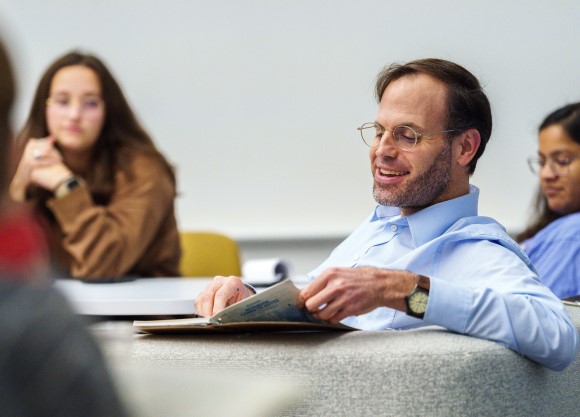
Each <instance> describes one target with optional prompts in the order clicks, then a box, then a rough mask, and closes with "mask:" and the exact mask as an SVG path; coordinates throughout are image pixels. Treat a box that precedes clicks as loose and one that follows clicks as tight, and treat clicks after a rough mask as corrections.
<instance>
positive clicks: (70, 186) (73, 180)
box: [54, 176, 82, 198]
mask: <svg viewBox="0 0 580 417" xmlns="http://www.w3.org/2000/svg"><path fill="white" fill-rule="evenodd" d="M81 182H82V180H81V179H80V178H78V177H75V176H72V177H69V178H67V179H66V180H64V181H63V182H61V183H60V185H59V186H58V187H56V190H55V191H54V196H55V197H56V198H61V197H64V196H65V195H67V194H68V193H70V192H71V191H72V190H74V189H75V188H77V187H78V186H80V185H81Z"/></svg>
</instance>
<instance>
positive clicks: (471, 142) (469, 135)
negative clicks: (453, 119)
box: [455, 129, 481, 167]
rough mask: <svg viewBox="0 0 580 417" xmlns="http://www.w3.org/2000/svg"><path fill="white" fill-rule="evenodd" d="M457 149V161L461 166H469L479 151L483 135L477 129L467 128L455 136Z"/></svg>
mask: <svg viewBox="0 0 580 417" xmlns="http://www.w3.org/2000/svg"><path fill="white" fill-rule="evenodd" d="M455 141H456V142H455V149H456V151H457V154H456V157H455V159H456V161H457V163H458V164H459V165H460V166H463V167H465V166H467V165H469V163H470V162H471V160H472V159H473V157H474V156H475V154H476V153H477V150H478V149H479V145H480V144H481V136H480V135H479V131H478V130H477V129H467V130H466V131H465V132H463V133H462V134H461V135H459V136H458V137H457V138H455Z"/></svg>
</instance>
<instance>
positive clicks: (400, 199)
mask: <svg viewBox="0 0 580 417" xmlns="http://www.w3.org/2000/svg"><path fill="white" fill-rule="evenodd" d="M450 181H451V146H450V144H446V146H445V147H444V148H443V150H442V151H441V153H440V154H439V156H437V159H435V161H433V163H432V164H431V166H430V167H429V169H428V170H427V171H425V172H424V173H422V174H421V175H419V176H418V177H417V178H415V179H413V180H411V181H409V182H408V183H407V184H406V186H405V187H403V188H395V187H396V186H384V185H382V184H380V183H377V182H376V181H375V182H374V185H373V196H374V198H375V201H376V202H377V203H379V204H381V205H383V206H393V207H405V208H411V207H416V208H418V207H426V206H429V205H430V204H432V202H433V201H435V200H436V199H437V198H438V197H439V196H441V194H443V193H444V192H445V190H446V189H447V186H448V185H449V182H450Z"/></svg>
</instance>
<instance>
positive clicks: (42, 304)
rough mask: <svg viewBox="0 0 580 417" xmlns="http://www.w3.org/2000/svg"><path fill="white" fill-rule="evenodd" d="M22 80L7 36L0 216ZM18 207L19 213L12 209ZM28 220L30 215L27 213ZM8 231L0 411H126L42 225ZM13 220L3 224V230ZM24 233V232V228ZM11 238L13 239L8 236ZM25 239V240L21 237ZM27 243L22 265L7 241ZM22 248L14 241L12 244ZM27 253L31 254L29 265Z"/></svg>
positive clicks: (41, 416)
mask: <svg viewBox="0 0 580 417" xmlns="http://www.w3.org/2000/svg"><path fill="white" fill-rule="evenodd" d="M14 90H15V84H14V79H13V74H12V71H11V65H10V62H9V59H8V55H7V52H6V50H5V49H4V47H3V45H2V43H1V42H0V201H1V202H2V205H1V206H0V223H2V224H4V222H5V221H6V217H5V213H6V210H5V207H6V187H7V184H8V178H7V176H8V173H7V172H6V171H7V169H6V167H7V165H8V159H9V149H10V134H11V132H10V126H9V119H10V109H11V106H12V102H13V99H14ZM6 215H11V214H6ZM21 221H22V220H21ZM6 227H8V228H9V229H10V231H11V233H10V235H9V236H7V235H6V234H3V233H2V232H0V239H2V245H1V249H0V252H1V253H0V258H2V262H1V263H0V334H1V336H0V414H1V415H2V416H4V417H23V416H26V417H45V416H46V417H53V416H95V417H98V416H125V415H126V411H125V409H124V406H123V404H122V402H121V400H120V398H119V396H118V394H117V392H116V390H115V387H114V386H113V382H112V379H111V377H110V375H109V373H108V371H107V369H106V367H105V364H104V360H103V357H102V355H101V352H100V351H99V349H98V347H97V345H96V343H95V342H94V340H93V339H92V337H91V336H90V335H89V334H88V333H87V331H86V329H85V325H84V323H82V322H81V320H80V319H79V317H77V316H75V315H74V314H73V313H72V312H71V310H70V308H69V307H68V305H67V303H66V301H65V300H64V298H63V297H62V295H61V294H59V293H58V292H56V290H54V289H53V288H52V287H51V286H50V281H49V280H48V279H43V278H45V277H43V276H41V275H39V274H41V273H42V272H43V271H44V272H46V271H48V268H47V267H42V266H41V264H42V261H43V259H44V258H43V255H42V254H43V249H42V247H35V246H34V244H33V241H34V239H33V238H32V237H33V236H34V231H31V230H26V228H25V227H11V228H10V227H9V226H6ZM6 227H4V228H0V229H2V230H3V231H5V230H6ZM19 231H20V232H22V233H24V235H23V237H22V239H21V236H20V235H19V234H18V232H19ZM7 240H10V241H7ZM18 240H25V241H26V242H28V243H26V244H25V245H23V244H20V243H18ZM13 245H17V246H18V245H20V246H18V247H20V249H21V250H20V252H18V254H19V255H18V259H15V261H16V262H17V264H16V265H14V264H12V265H11V264H10V259H14V258H13V255H14V254H13V253H12V257H11V256H10V255H7V256H4V255H5V253H4V249H5V248H8V247H12V246H13ZM10 250H12V251H13V250H14V249H10ZM22 259H29V260H32V261H33V262H32V263H31V265H30V266H31V268H30V270H28V271H26V270H25V268H24V265H25V263H23V262H22Z"/></svg>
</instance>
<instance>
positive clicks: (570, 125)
mask: <svg viewBox="0 0 580 417" xmlns="http://www.w3.org/2000/svg"><path fill="white" fill-rule="evenodd" d="M553 125H560V126H562V128H563V129H564V131H565V132H566V134H567V135H568V136H569V137H570V139H572V140H573V141H574V142H576V143H578V144H580V103H573V104H568V105H566V106H564V107H562V108H559V109H558V110H556V111H554V112H552V113H550V114H549V115H548V116H546V118H545V119H544V121H543V122H542V123H541V124H540V127H539V128H538V132H541V131H542V130H544V129H546V128H547V127H550V126H553ZM562 216H563V214H560V213H556V212H555V211H554V210H552V209H551V208H550V206H549V205H548V200H547V199H546V196H545V195H544V193H542V190H541V189H540V188H538V190H537V192H536V198H535V202H534V215H533V216H532V220H531V222H530V225H529V226H528V227H527V228H526V229H525V230H524V231H523V232H521V233H520V234H518V235H517V236H516V240H517V241H518V242H523V241H524V240H526V239H529V238H531V237H532V236H534V235H535V234H536V233H538V232H539V231H540V230H542V229H543V228H544V227H546V226H547V225H549V224H550V223H552V222H553V221H554V220H556V219H558V218H560V217H562Z"/></svg>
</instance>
